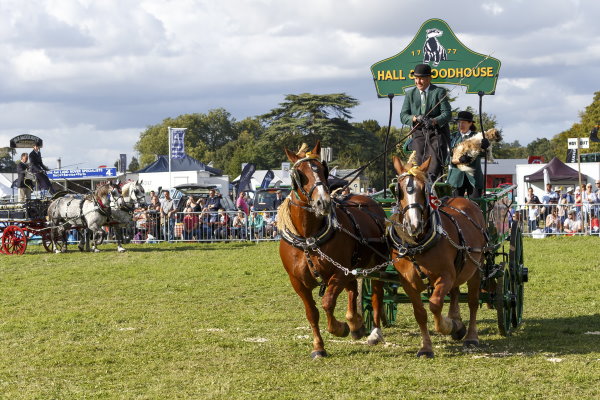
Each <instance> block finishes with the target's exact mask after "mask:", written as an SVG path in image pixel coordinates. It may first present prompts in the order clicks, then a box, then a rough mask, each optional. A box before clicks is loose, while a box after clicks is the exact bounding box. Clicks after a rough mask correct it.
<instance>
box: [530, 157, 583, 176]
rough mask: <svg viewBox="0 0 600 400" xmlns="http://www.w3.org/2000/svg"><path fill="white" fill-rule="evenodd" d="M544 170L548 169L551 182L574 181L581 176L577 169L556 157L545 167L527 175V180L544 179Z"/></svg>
mask: <svg viewBox="0 0 600 400" xmlns="http://www.w3.org/2000/svg"><path fill="white" fill-rule="evenodd" d="M544 170H547V171H548V176H549V178H550V182H558V181H574V180H577V179H578V178H579V173H578V172H577V170H574V169H573V168H571V167H569V166H568V165H567V164H565V163H564V162H562V161H560V160H559V159H558V158H556V157H554V158H553V159H552V160H550V162H549V163H548V164H546V166H545V167H543V168H541V169H539V170H538V171H536V172H534V173H533V174H531V175H526V176H525V182H539V181H543V180H544Z"/></svg>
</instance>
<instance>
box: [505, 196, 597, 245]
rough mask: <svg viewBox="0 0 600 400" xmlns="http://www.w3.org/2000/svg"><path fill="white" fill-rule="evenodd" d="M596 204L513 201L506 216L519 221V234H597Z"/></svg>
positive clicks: (537, 236) (532, 235) (536, 235)
mask: <svg viewBox="0 0 600 400" xmlns="http://www.w3.org/2000/svg"><path fill="white" fill-rule="evenodd" d="M599 211H600V204H590V203H582V204H556V203H554V204H516V205H514V206H513V208H512V210H511V215H510V219H511V220H517V219H520V220H522V221H523V234H524V235H528V236H531V237H534V238H543V237H546V236H550V235H566V236H574V235H599V234H600V226H599V221H598V214H599Z"/></svg>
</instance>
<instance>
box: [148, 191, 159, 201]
mask: <svg viewBox="0 0 600 400" xmlns="http://www.w3.org/2000/svg"><path fill="white" fill-rule="evenodd" d="M155 197H156V200H158V196H157V195H156V192H155V191H154V190H151V191H150V203H152V199H153V198H155Z"/></svg>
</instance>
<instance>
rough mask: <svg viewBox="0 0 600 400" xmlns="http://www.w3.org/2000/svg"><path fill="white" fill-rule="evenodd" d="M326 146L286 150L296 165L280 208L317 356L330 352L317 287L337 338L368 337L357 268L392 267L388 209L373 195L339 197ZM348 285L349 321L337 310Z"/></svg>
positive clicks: (290, 266) (283, 246)
mask: <svg viewBox="0 0 600 400" xmlns="http://www.w3.org/2000/svg"><path fill="white" fill-rule="evenodd" d="M320 151H321V145H320V143H319V142H317V144H316V146H315V147H314V148H313V149H312V150H311V151H302V150H301V151H300V152H299V153H298V154H294V153H292V152H290V151H289V150H287V149H285V153H286V154H287V157H288V158H289V160H290V161H291V162H292V163H293V166H292V168H291V169H290V177H291V178H292V191H291V192H290V194H289V196H288V197H287V198H286V199H285V201H284V202H283V203H282V205H281V206H280V207H279V210H278V214H277V218H278V227H279V228H280V229H279V230H280V232H281V235H282V240H281V241H280V243H279V254H280V256H281V261H282V262H283V266H284V267H285V269H286V271H287V273H288V275H289V278H290V282H291V284H292V286H293V288H294V290H295V291H296V293H297V294H298V296H300V298H301V299H302V301H303V303H304V308H305V311H306V318H307V319H308V322H309V323H310V326H311V328H312V333H313V351H312V353H311V357H312V358H319V357H325V356H327V352H326V351H325V347H324V343H323V338H322V337H321V333H320V331H319V311H318V309H317V307H316V305H315V300H314V299H313V295H312V291H313V289H314V288H316V287H317V286H320V294H321V295H322V296H323V299H322V305H323V309H324V310H325V314H326V316H327V330H328V331H329V332H330V333H332V334H333V335H335V336H347V335H348V334H349V333H351V334H352V337H353V338H354V339H359V338H361V337H363V336H365V335H366V330H365V326H364V322H363V319H362V316H361V315H360V314H359V313H358V312H357V295H358V290H357V281H356V274H357V270H356V269H357V268H383V267H385V266H386V265H387V263H386V261H387V259H388V254H389V250H388V246H387V239H386V237H385V212H384V211H383V209H382V208H381V206H379V204H377V203H376V202H375V201H374V200H373V199H371V198H370V197H367V196H360V195H351V196H349V197H346V198H345V199H344V201H333V199H332V197H331V196H330V193H329V187H328V185H327V177H328V175H329V172H328V170H327V165H326V163H325V162H321V161H320V160H319V157H318V154H320ZM343 289H346V291H347V292H348V307H347V311H346V321H347V322H340V321H338V320H337V319H336V318H335V316H334V315H333V314H334V309H335V306H336V301H337V298H338V296H339V294H340V293H341V292H342V290H343ZM373 303H374V308H376V310H375V311H376V315H375V316H374V317H375V325H376V326H379V323H380V321H379V316H378V315H379V313H380V307H379V308H378V307H377V306H378V305H380V304H381V299H373Z"/></svg>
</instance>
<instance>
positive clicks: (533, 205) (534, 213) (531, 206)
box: [525, 187, 540, 232]
mask: <svg viewBox="0 0 600 400" xmlns="http://www.w3.org/2000/svg"><path fill="white" fill-rule="evenodd" d="M525 204H526V205H527V217H528V221H529V222H528V224H529V232H533V231H534V230H536V229H537V219H538V216H539V214H540V210H539V208H538V206H539V204H540V199H539V197H537V196H536V195H535V194H533V188H532V187H529V188H527V196H525Z"/></svg>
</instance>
